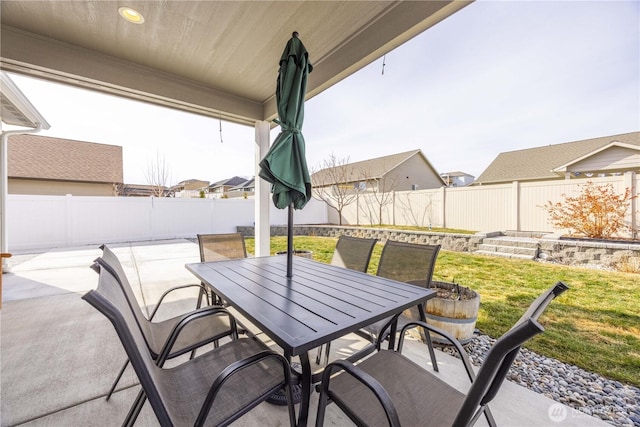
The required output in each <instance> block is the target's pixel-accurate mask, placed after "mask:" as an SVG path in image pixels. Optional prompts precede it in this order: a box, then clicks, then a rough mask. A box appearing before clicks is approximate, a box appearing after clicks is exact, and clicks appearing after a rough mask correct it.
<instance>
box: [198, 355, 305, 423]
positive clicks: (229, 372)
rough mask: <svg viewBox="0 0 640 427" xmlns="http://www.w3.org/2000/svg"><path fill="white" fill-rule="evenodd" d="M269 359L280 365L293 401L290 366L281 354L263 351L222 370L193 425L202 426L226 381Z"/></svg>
mask: <svg viewBox="0 0 640 427" xmlns="http://www.w3.org/2000/svg"><path fill="white" fill-rule="evenodd" d="M271 358H274V359H276V360H278V361H279V362H280V363H282V370H283V372H284V379H285V383H286V386H287V393H288V395H289V398H290V399H293V393H292V390H291V365H290V364H289V362H288V361H287V359H286V358H285V357H284V356H282V355H281V354H278V353H276V352H275V351H273V350H263V351H261V352H259V353H256V354H254V355H252V356H249V357H247V358H245V359H242V360H238V361H237V362H234V363H232V364H231V365H229V366H227V367H226V368H224V369H223V370H222V372H221V373H220V375H218V377H217V378H216V380H215V381H214V382H213V384H212V385H211V388H210V389H209V393H208V394H207V397H206V399H205V400H204V403H203V404H202V407H201V409H200V413H199V414H198V418H197V420H196V422H195V425H204V423H205V420H206V419H207V416H208V415H209V411H210V410H211V406H212V405H213V402H214V400H215V398H216V395H217V394H218V392H219V391H220V389H221V388H222V386H223V385H224V383H225V382H227V380H229V379H230V378H231V377H233V375H235V374H237V373H238V372H240V371H242V370H243V369H246V368H248V367H249V366H252V365H255V364H257V363H260V362H262V361H263V360H266V359H271ZM291 416H293V414H290V417H291ZM290 421H291V422H294V420H293V419H290Z"/></svg>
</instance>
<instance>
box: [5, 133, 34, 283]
mask: <svg viewBox="0 0 640 427" xmlns="http://www.w3.org/2000/svg"><path fill="white" fill-rule="evenodd" d="M41 130H42V125H41V124H40V123H38V126H37V127H35V128H33V129H23V130H8V131H4V132H2V133H1V134H0V252H2V253H5V252H9V238H8V237H7V197H8V194H9V179H8V178H9V177H8V172H9V161H8V160H7V157H8V154H9V153H8V151H9V150H8V145H9V136H11V135H21V134H25V133H37V132H40V131H41ZM0 262H1V263H2V264H3V265H2V270H3V271H5V272H8V271H9V266H8V265H6V262H5V258H1V259H0Z"/></svg>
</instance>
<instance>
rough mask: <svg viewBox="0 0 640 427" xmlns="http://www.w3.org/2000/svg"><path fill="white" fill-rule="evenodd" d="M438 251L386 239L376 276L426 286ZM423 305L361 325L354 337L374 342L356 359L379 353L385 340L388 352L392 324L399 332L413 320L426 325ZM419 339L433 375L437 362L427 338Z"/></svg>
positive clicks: (429, 280) (424, 302)
mask: <svg viewBox="0 0 640 427" xmlns="http://www.w3.org/2000/svg"><path fill="white" fill-rule="evenodd" d="M439 252H440V245H421V244H416V243H405V242H396V241H393V240H387V242H386V243H385V245H384V248H383V249H382V254H381V255H380V261H379V263H378V271H377V272H376V275H377V276H380V277H385V278H387V279H393V280H397V281H399V282H407V283H411V284H413V285H419V286H422V287H429V284H430V283H431V278H432V276H433V270H434V268H435V265H436V260H437V258H438V253H439ZM425 304H426V301H423V302H422V303H421V304H419V305H418V306H417V307H412V308H411V309H409V311H408V313H407V314H408V315H409V316H408V315H405V314H401V315H399V316H394V317H389V318H386V319H383V320H379V321H378V322H375V323H372V324H371V325H368V326H365V327H364V328H362V329H361V330H360V331H358V335H360V336H362V337H364V338H366V339H369V340H371V342H372V343H374V345H371V346H368V347H366V348H365V349H363V350H361V351H360V356H361V357H364V356H366V355H368V354H370V353H371V352H373V351H374V346H375V349H378V350H379V349H380V347H381V345H382V342H383V341H384V340H385V339H387V338H388V339H389V349H392V348H393V346H394V342H395V336H390V331H391V329H392V326H393V323H394V322H395V323H396V324H397V326H396V330H397V331H399V330H401V329H403V328H404V326H405V325H406V324H407V323H409V322H412V321H414V320H420V321H423V322H426V320H427V319H426V315H425V311H424V310H425V307H424V306H425ZM423 338H424V340H425V342H426V345H427V348H428V349H429V356H430V357H431V362H432V365H433V369H434V370H435V371H436V372H437V371H438V363H437V361H436V355H435V352H434V350H433V343H432V342H431V335H429V334H424V336H423ZM352 360H353V359H352Z"/></svg>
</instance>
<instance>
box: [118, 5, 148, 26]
mask: <svg viewBox="0 0 640 427" xmlns="http://www.w3.org/2000/svg"><path fill="white" fill-rule="evenodd" d="M118 13H119V14H120V16H122V17H123V18H124V19H125V20H127V21H129V22H132V23H134V24H142V23H143V22H144V16H142V14H141V13H140V12H138V11H137V10H133V9H131V8H130V7H126V6H124V7H121V8H119V9H118Z"/></svg>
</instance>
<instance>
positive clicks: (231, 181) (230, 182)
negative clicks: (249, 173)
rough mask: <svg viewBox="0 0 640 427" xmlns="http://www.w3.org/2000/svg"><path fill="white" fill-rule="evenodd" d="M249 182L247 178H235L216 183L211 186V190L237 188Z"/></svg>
mask: <svg viewBox="0 0 640 427" xmlns="http://www.w3.org/2000/svg"><path fill="white" fill-rule="evenodd" d="M245 182H247V178H242V177H239V176H234V177H233V178H227V179H222V180H220V181H216V182H214V183H212V184H210V185H209V188H217V187H222V186H226V187H229V186H230V187H235V186H236V185H240V184H243V183H245Z"/></svg>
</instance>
